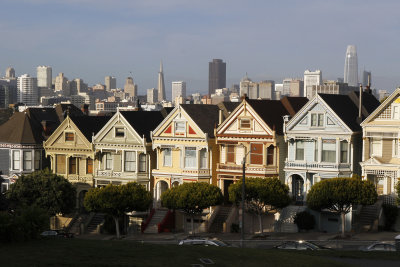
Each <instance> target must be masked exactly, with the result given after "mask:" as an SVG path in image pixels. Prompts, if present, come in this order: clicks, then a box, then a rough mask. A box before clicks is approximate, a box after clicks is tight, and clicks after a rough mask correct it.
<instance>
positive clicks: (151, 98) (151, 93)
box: [147, 88, 158, 104]
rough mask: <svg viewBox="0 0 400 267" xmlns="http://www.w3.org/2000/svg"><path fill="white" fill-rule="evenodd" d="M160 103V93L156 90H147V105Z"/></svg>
mask: <svg viewBox="0 0 400 267" xmlns="http://www.w3.org/2000/svg"><path fill="white" fill-rule="evenodd" d="M157 102H158V91H157V89H156V88H151V89H147V103H149V104H154V103H157Z"/></svg>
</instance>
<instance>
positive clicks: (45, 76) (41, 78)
mask: <svg viewBox="0 0 400 267" xmlns="http://www.w3.org/2000/svg"><path fill="white" fill-rule="evenodd" d="M36 72H37V86H38V87H45V88H51V81H52V69H51V67H49V66H38V67H37V68H36Z"/></svg>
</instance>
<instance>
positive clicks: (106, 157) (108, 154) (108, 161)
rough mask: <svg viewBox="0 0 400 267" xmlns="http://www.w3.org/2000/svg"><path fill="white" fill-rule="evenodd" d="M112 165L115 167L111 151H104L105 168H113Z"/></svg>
mask: <svg viewBox="0 0 400 267" xmlns="http://www.w3.org/2000/svg"><path fill="white" fill-rule="evenodd" d="M109 164H110V165H109ZM112 167H113V156H112V155H111V152H106V153H104V169H105V170H112Z"/></svg>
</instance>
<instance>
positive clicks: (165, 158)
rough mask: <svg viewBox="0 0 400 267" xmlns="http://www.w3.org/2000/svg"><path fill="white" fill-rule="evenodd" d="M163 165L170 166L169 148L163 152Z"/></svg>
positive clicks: (170, 155) (170, 153) (170, 154)
mask: <svg viewBox="0 0 400 267" xmlns="http://www.w3.org/2000/svg"><path fill="white" fill-rule="evenodd" d="M163 165H164V166H172V151H171V148H165V149H164V150H163Z"/></svg>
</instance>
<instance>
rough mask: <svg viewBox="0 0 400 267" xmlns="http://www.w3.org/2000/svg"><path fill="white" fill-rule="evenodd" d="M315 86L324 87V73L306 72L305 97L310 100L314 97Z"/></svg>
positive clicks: (317, 71) (318, 71)
mask: <svg viewBox="0 0 400 267" xmlns="http://www.w3.org/2000/svg"><path fill="white" fill-rule="evenodd" d="M313 85H322V71H320V70H316V71H309V70H306V71H305V72H304V96H305V97H307V98H308V99H310V98H311V95H312V87H313Z"/></svg>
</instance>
